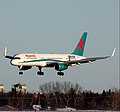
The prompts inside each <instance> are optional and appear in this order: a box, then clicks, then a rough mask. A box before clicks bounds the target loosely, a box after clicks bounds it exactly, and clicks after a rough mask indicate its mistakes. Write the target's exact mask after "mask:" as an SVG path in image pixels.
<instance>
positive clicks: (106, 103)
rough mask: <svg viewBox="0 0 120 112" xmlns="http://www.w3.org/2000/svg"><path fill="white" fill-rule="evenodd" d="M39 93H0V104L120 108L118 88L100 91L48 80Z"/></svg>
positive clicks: (101, 108)
mask: <svg viewBox="0 0 120 112" xmlns="http://www.w3.org/2000/svg"><path fill="white" fill-rule="evenodd" d="M39 90H40V91H39V93H26V94H22V92H21V91H20V92H17V91H15V90H14V89H12V91H11V92H9V93H0V106H3V105H10V106H13V107H16V108H18V109H20V110H25V109H26V110H31V109H32V105H33V104H36V105H41V107H42V108H47V107H48V106H49V107H51V108H53V109H56V108H64V107H65V106H68V107H72V108H76V109H83V110H84V109H92V110H93V109H95V110H120V90H117V89H115V88H114V89H112V90H111V89H109V90H108V91H105V90H103V92H102V93H94V92H92V91H87V90H83V89H82V87H81V86H80V85H79V84H72V83H71V82H63V83H61V82H49V83H45V84H42V85H40V87H39Z"/></svg>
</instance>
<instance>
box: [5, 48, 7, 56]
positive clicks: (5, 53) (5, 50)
mask: <svg viewBox="0 0 120 112" xmlns="http://www.w3.org/2000/svg"><path fill="white" fill-rule="evenodd" d="M4 56H5V57H6V56H7V47H5V50H4Z"/></svg>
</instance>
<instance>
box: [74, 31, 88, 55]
mask: <svg viewBox="0 0 120 112" xmlns="http://www.w3.org/2000/svg"><path fill="white" fill-rule="evenodd" d="M86 38H87V32H84V33H83V35H82V37H81V38H80V41H79V43H78V44H77V47H76V48H75V50H74V52H73V53H72V54H75V55H79V56H83V52H84V47H85V42H86Z"/></svg>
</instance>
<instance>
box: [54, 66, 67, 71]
mask: <svg viewBox="0 0 120 112" xmlns="http://www.w3.org/2000/svg"><path fill="white" fill-rule="evenodd" d="M66 69H68V66H67V65H65V64H56V65H55V70H57V71H63V70H66Z"/></svg>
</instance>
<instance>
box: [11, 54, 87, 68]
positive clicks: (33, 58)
mask: <svg viewBox="0 0 120 112" xmlns="http://www.w3.org/2000/svg"><path fill="white" fill-rule="evenodd" d="M14 57H15V58H16V57H17V58H19V59H13V60H11V64H12V65H15V66H41V67H45V66H46V64H47V63H62V62H63V61H75V60H80V59H85V57H82V56H78V55H74V54H29V53H21V54H17V55H15V56H14Z"/></svg>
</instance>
